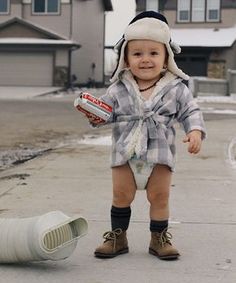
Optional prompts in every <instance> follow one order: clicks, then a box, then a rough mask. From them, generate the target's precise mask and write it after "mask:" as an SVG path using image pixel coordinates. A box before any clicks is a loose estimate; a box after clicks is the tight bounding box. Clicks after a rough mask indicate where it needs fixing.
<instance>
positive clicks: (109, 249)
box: [95, 164, 136, 258]
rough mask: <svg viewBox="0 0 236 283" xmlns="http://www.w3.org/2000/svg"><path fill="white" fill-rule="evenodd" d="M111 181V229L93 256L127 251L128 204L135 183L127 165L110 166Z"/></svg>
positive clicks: (130, 201)
mask: <svg viewBox="0 0 236 283" xmlns="http://www.w3.org/2000/svg"><path fill="white" fill-rule="evenodd" d="M112 181H113V201H112V207H111V228H112V231H110V232H107V233H105V234H104V238H105V241H104V243H103V244H102V245H101V246H99V247H98V248H97V249H96V250H95V256H96V257H100V258H111V257H115V256H117V255H120V254H123V253H127V252H128V241H127V237H126V230H127V229H128V227H129V221H130V216H131V209H130V205H131V203H132V201H133V199H134V197H135V192H136V184H135V181H134V177H133V173H132V171H131V169H130V167H129V165H128V164H126V165H123V166H119V167H114V168H112Z"/></svg>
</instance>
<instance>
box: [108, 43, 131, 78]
mask: <svg viewBox="0 0 236 283" xmlns="http://www.w3.org/2000/svg"><path fill="white" fill-rule="evenodd" d="M126 45H127V41H125V39H124V38H123V40H122V42H121V43H120V42H118V45H117V44H116V46H115V49H116V50H117V51H118V59H117V65H116V68H115V70H114V72H113V74H112V76H111V79H110V82H112V83H113V82H114V81H115V80H117V79H118V75H119V73H120V71H121V70H122V69H124V68H125V67H126V63H125V54H124V53H125V47H126ZM117 46H118V48H117Z"/></svg>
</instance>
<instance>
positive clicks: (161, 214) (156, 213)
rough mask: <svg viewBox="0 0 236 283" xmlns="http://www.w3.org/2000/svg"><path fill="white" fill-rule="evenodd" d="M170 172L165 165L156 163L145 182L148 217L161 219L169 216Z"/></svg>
mask: <svg viewBox="0 0 236 283" xmlns="http://www.w3.org/2000/svg"><path fill="white" fill-rule="evenodd" d="M171 177H172V173H171V171H170V169H169V167H167V166H165V165H156V166H155V167H154V168H153V171H152V174H151V176H150V178H149V181H148V184H147V199H148V201H149V202H150V219H151V220H157V221H163V220H167V219H168V218H169V194H170V184H171Z"/></svg>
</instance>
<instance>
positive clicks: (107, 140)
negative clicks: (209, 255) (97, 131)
mask: <svg viewBox="0 0 236 283" xmlns="http://www.w3.org/2000/svg"><path fill="white" fill-rule="evenodd" d="M78 143H79V144H87V145H105V146H110V145H111V136H97V135H85V136H84V137H83V139H81V140H79V141H78Z"/></svg>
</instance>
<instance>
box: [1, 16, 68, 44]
mask: <svg viewBox="0 0 236 283" xmlns="http://www.w3.org/2000/svg"><path fill="white" fill-rule="evenodd" d="M12 24H20V25H23V26H26V27H28V28H30V29H33V30H36V31H38V32H40V33H42V34H44V35H46V36H48V37H50V38H52V39H66V38H65V37H64V36H62V35H60V34H57V33H55V32H54V31H51V30H49V29H45V28H43V27H41V26H39V25H36V24H35V23H32V22H30V21H28V20H25V19H21V18H18V17H14V18H11V19H9V20H7V21H5V22H2V23H0V30H1V29H4V28H7V27H8V26H10V25H12Z"/></svg>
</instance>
